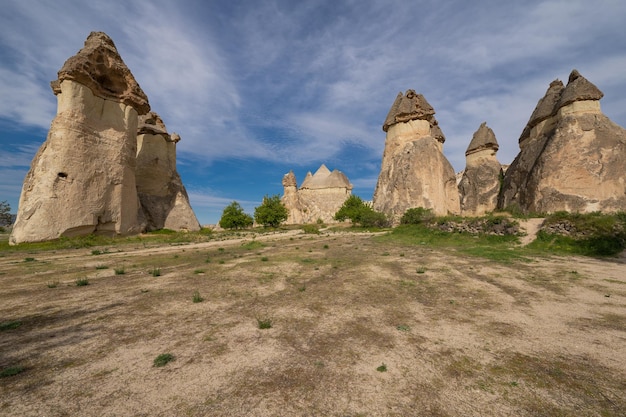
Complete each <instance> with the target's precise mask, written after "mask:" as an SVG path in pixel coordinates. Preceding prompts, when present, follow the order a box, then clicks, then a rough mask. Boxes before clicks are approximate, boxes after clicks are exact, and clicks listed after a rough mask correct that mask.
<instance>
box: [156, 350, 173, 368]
mask: <svg viewBox="0 0 626 417" xmlns="http://www.w3.org/2000/svg"><path fill="white" fill-rule="evenodd" d="M174 359H175V358H174V355H172V354H171V353H161V354H160V355H159V356H157V357H156V358H154V361H153V365H152V366H154V367H156V368H160V367H161V366H165V365H167V364H168V363H170V362H171V361H173V360H174Z"/></svg>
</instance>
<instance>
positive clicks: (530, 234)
mask: <svg viewBox="0 0 626 417" xmlns="http://www.w3.org/2000/svg"><path fill="white" fill-rule="evenodd" d="M544 220H545V219H543V218H540V219H526V220H520V222H519V224H520V227H521V228H522V229H523V230H524V231H526V236H522V238H521V239H520V241H521V244H522V246H526V245H528V244H529V243H531V242H532V241H533V240H535V238H536V237H537V232H539V229H540V228H541V225H542V224H543V221H544Z"/></svg>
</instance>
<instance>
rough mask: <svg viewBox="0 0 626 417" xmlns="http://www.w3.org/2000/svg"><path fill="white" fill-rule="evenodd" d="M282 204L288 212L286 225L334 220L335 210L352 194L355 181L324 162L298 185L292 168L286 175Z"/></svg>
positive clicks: (331, 221)
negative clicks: (351, 182)
mask: <svg viewBox="0 0 626 417" xmlns="http://www.w3.org/2000/svg"><path fill="white" fill-rule="evenodd" d="M283 188H284V195H283V197H282V203H283V204H284V205H285V207H286V208H287V211H288V213H289V214H288V217H287V221H286V222H285V223H286V224H307V223H315V222H317V221H318V220H321V221H323V222H324V223H334V222H335V220H334V216H335V213H336V212H337V211H338V210H339V209H340V208H341V206H342V205H343V203H344V202H345V201H346V199H347V198H348V197H350V194H351V193H352V184H350V181H349V180H348V177H346V176H345V174H344V173H342V172H341V171H338V170H336V169H335V170H334V171H332V172H331V171H330V170H329V169H328V168H326V165H324V164H322V165H321V166H320V167H319V169H318V170H317V171H316V172H315V174H311V172H308V173H307V175H306V178H305V179H304V181H303V182H302V185H301V186H300V188H299V189H298V188H297V182H296V176H295V175H294V173H293V171H289V173H287V174H285V176H284V177H283Z"/></svg>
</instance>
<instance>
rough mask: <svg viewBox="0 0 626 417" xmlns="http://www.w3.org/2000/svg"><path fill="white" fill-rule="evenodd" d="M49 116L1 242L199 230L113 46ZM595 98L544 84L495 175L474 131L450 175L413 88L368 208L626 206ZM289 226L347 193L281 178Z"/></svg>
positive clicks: (450, 210) (321, 183) (613, 147)
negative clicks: (513, 152) (458, 169)
mask: <svg viewBox="0 0 626 417" xmlns="http://www.w3.org/2000/svg"><path fill="white" fill-rule="evenodd" d="M51 86H52V90H53V92H54V94H55V95H56V96H57V101H58V106H57V115H56V117H55V118H54V120H53V121H52V125H51V127H50V131H49V133H48V137H47V139H46V141H45V142H44V144H43V145H42V146H41V148H40V149H39V151H38V152H37V154H36V156H35V158H34V160H33V162H32V164H31V169H30V171H29V172H28V174H27V176H26V179H25V180H24V186H23V189H22V194H21V197H20V203H19V209H18V214H17V219H16V222H15V225H14V227H13V232H12V234H11V237H10V241H9V243H11V244H17V243H20V242H34V241H43V240H50V239H55V238H59V237H62V236H77V235H86V234H90V233H96V234H110V235H128V234H133V233H139V232H142V231H147V230H154V229H161V228H168V229H173V230H189V231H193V230H199V229H200V225H199V223H198V220H197V218H196V216H195V214H194V212H193V210H192V209H191V206H190V204H189V199H188V196H187V192H186V190H185V187H184V186H183V184H182V181H181V179H180V176H179V175H178V173H177V171H176V143H177V142H178V141H179V140H180V137H179V136H178V135H176V134H175V133H173V134H169V133H168V131H167V129H166V127H165V124H164V123H163V121H162V120H161V118H160V117H159V116H158V115H157V114H156V113H153V112H151V111H150V105H149V103H148V98H147V96H146V95H145V93H144V92H143V91H142V89H141V87H140V86H139V84H138V83H137V81H136V80H135V78H134V77H133V75H132V73H131V72H130V70H129V69H128V67H127V66H126V64H124V61H123V60H122V58H121V57H120V55H119V53H118V52H117V49H116V48H115V45H114V44H113V41H112V40H111V39H110V38H109V37H108V36H107V35H106V34H105V33H102V32H92V33H91V34H90V35H89V37H88V38H87V40H86V41H85V46H84V48H83V49H81V50H80V51H79V52H78V53H77V54H76V55H75V56H73V57H71V58H69V59H68V60H67V61H66V62H65V64H64V65H63V67H62V68H61V70H60V71H59V72H58V79H57V80H55V81H53V82H52V83H51ZM602 96H603V94H602V92H601V91H600V90H599V89H598V88H597V87H596V86H595V85H593V84H592V83H590V82H589V81H588V80H587V79H585V78H584V77H583V76H581V75H580V74H579V73H578V71H576V70H574V71H572V73H571V75H570V77H569V81H568V83H567V86H564V85H563V83H562V82H561V81H559V80H556V81H553V82H552V83H551V84H550V87H549V88H548V90H547V92H546V94H545V96H544V97H543V98H542V99H541V100H539V103H538V104H537V107H536V108H535V110H534V112H533V113H532V115H531V117H530V120H529V121H528V124H527V125H526V127H525V128H524V130H523V132H522V134H521V136H520V139H519V145H520V152H519V154H518V155H517V157H516V158H515V160H514V161H513V163H512V164H511V165H510V167H509V168H508V169H507V170H506V172H504V171H503V169H502V165H501V164H500V163H499V162H498V160H497V158H496V153H497V151H498V142H497V140H496V137H495V135H494V133H493V131H492V130H491V129H490V128H489V127H487V125H486V123H483V124H482V125H481V126H480V127H479V129H478V130H477V131H476V133H475V134H474V136H473V138H472V141H471V142H470V145H469V146H468V148H467V151H466V153H465V155H466V161H467V165H466V169H465V170H464V172H463V175H462V177H461V179H460V181H459V182H458V184H457V178H456V175H455V173H454V170H453V168H452V165H450V163H449V162H448V160H447V159H446V157H445V156H444V155H443V144H444V142H445V137H444V135H443V132H442V131H441V128H440V127H439V125H438V123H437V120H436V119H435V110H434V109H433V108H432V106H431V105H430V104H429V103H428V102H427V101H426V99H425V98H424V96H422V95H421V94H417V93H416V92H415V91H414V90H408V91H407V92H406V93H405V94H402V93H399V94H398V96H397V98H396V100H395V101H394V103H393V105H392V106H391V109H390V111H389V114H388V115H387V118H386V119H385V122H384V124H383V131H385V132H386V135H387V136H386V142H385V150H384V154H383V160H382V166H381V171H380V175H379V177H378V183H377V184H376V190H375V192H374V199H373V208H374V209H375V210H377V211H380V212H383V213H385V214H387V215H388V216H389V217H390V218H391V219H392V220H393V222H394V223H397V222H398V221H399V219H400V217H401V216H402V214H404V212H405V211H406V210H407V209H409V208H414V207H423V208H428V209H432V210H433V211H434V212H435V213H436V214H439V215H446V214H463V215H469V216H477V215H482V214H484V213H487V212H491V211H493V210H495V209H498V208H499V209H507V208H511V207H514V208H515V209H516V210H517V211H522V212H545V213H548V212H555V211H560V210H565V211H571V212H592V211H605V212H615V211H622V210H626V153H625V151H626V130H625V129H623V128H622V127H620V126H618V125H616V124H615V123H613V122H612V121H611V120H609V119H608V117H606V116H605V115H604V114H603V113H602V111H601V109H600V99H601V98H602ZM283 186H284V189H285V195H284V197H283V203H284V204H285V205H286V206H287V208H288V210H289V219H288V223H311V222H315V221H320V220H321V221H324V222H331V221H333V215H334V213H335V212H336V211H337V210H338V209H339V207H340V206H341V205H342V203H343V202H344V201H345V200H346V199H347V198H348V197H349V196H350V193H351V190H352V185H351V184H350V182H349V181H348V178H347V177H346V176H345V175H344V174H343V173H341V172H340V171H337V170H335V171H333V172H331V171H330V170H328V168H326V166H324V165H322V166H321V167H320V169H319V170H318V171H317V172H316V173H315V174H314V175H312V174H310V173H309V174H308V175H307V178H306V179H305V181H304V182H303V184H302V186H301V187H300V188H299V189H297V186H296V179H295V176H294V174H293V172H290V173H289V174H287V175H285V177H284V179H283Z"/></svg>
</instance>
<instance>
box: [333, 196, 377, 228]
mask: <svg viewBox="0 0 626 417" xmlns="http://www.w3.org/2000/svg"><path fill="white" fill-rule="evenodd" d="M334 218H335V220H337V221H344V220H347V219H349V220H350V221H352V223H353V224H358V225H361V226H363V227H387V226H389V220H388V219H387V216H385V215H384V214H383V213H379V212H377V211H375V210H374V209H373V208H371V207H370V206H368V205H367V204H365V202H364V201H363V200H361V197H359V196H357V195H351V196H350V197H348V198H347V199H346V201H344V202H343V205H342V206H341V207H340V208H339V210H338V211H337V213H335V217H334Z"/></svg>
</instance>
